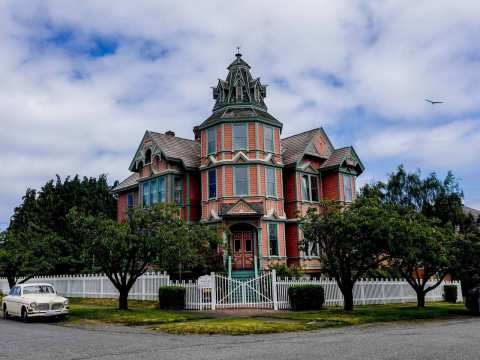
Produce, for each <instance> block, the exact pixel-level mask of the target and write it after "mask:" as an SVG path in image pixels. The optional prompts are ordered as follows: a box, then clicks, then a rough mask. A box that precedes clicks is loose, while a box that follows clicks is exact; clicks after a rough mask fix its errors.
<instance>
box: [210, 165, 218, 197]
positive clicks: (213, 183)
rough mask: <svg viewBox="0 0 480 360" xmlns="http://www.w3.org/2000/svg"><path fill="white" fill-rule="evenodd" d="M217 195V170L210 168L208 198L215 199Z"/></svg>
mask: <svg viewBox="0 0 480 360" xmlns="http://www.w3.org/2000/svg"><path fill="white" fill-rule="evenodd" d="M216 197H217V170H216V169H210V170H208V198H209V199H214V198H216Z"/></svg>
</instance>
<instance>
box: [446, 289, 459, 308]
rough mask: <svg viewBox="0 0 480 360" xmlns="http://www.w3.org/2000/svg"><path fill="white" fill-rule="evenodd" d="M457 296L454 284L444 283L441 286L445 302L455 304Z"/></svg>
mask: <svg viewBox="0 0 480 360" xmlns="http://www.w3.org/2000/svg"><path fill="white" fill-rule="evenodd" d="M457 298H458V288H457V286H456V285H445V286H444V287H443V299H444V300H445V301H446V302H449V303H452V304H455V303H456V302H457Z"/></svg>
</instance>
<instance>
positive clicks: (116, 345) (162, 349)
mask: <svg viewBox="0 0 480 360" xmlns="http://www.w3.org/2000/svg"><path fill="white" fill-rule="evenodd" d="M479 358H480V318H476V319H462V320H449V321H435V322H424V323H416V324H413V323H408V324H405V323H403V324H398V323H397V324H395V325H389V326H387V325H370V326H362V327H354V328H343V329H329V330H323V331H315V332H303V333H287V334H273V335H261V336H259V335H257V336H237V337H229V336H199V335H195V336H173V335H165V334H151V333H140V332H139V330H131V329H128V328H127V329H125V328H121V327H113V328H107V329H102V330H98V329H97V330H95V329H80V328H69V327H64V326H59V325H55V324H43V323H34V324H23V323H21V322H18V321H4V320H0V359H35V360H43V359H78V360H79V359H101V360H107V359H115V360H124V359H135V360H140V359H162V360H164V359H165V360H167V359H209V360H212V359H242V360H245V359H259V360H260V359H262V360H263V359H275V360H279V359H302V360H306V359H356V360H357V359H369V360H374V359H402V360H405V359H422V360H428V359H435V360H442V359H448V360H455V359H472V360H473V359H475V360H477V359H479Z"/></svg>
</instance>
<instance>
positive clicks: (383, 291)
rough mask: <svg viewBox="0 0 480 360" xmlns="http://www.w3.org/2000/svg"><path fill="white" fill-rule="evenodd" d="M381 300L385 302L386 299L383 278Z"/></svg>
mask: <svg viewBox="0 0 480 360" xmlns="http://www.w3.org/2000/svg"><path fill="white" fill-rule="evenodd" d="M382 300H383V303H384V304H386V303H387V299H385V280H384V279H382Z"/></svg>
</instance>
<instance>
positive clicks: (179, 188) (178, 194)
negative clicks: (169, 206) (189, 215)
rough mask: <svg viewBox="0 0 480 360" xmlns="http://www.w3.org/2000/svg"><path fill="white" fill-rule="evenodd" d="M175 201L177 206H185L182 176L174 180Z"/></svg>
mask: <svg viewBox="0 0 480 360" xmlns="http://www.w3.org/2000/svg"><path fill="white" fill-rule="evenodd" d="M173 200H174V201H175V202H176V203H177V204H183V181H182V178H181V177H180V176H175V177H174V178H173Z"/></svg>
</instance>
